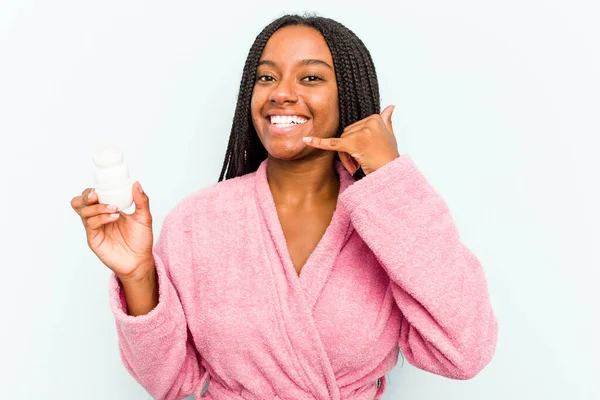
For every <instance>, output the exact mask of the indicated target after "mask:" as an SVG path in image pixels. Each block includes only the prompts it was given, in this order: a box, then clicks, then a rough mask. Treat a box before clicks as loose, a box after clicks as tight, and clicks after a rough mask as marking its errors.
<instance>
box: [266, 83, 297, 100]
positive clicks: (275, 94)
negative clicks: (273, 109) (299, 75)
mask: <svg viewBox="0 0 600 400" xmlns="http://www.w3.org/2000/svg"><path fill="white" fill-rule="evenodd" d="M269 100H270V101H272V102H273V103H275V104H283V103H286V102H288V103H295V102H297V101H298V94H297V93H296V84H295V82H294V81H293V79H282V80H280V81H279V82H278V83H277V85H276V86H275V87H274V88H273V91H272V92H271V95H270V96H269Z"/></svg>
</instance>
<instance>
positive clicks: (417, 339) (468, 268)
mask: <svg viewBox="0 0 600 400" xmlns="http://www.w3.org/2000/svg"><path fill="white" fill-rule="evenodd" d="M339 201H341V203H342V205H343V206H344V207H345V209H346V210H347V211H348V212H349V214H350V219H351V221H352V224H353V226H354V228H355V229H356V231H357V232H358V234H359V235H360V236H361V238H362V239H363V240H364V242H365V243H366V244H367V246H368V247H369V248H370V249H371V250H372V251H373V253H374V254H375V256H376V257H377V259H378V261H379V262H380V264H381V266H382V267H383V268H384V269H385V271H386V272H387V274H388V275H389V278H390V289H391V291H392V295H393V298H394V300H395V302H396V304H397V306H398V308H399V310H400V312H401V315H402V317H401V328H400V339H399V343H398V344H399V347H400V350H401V351H402V353H403V354H404V355H405V357H406V359H407V360H408V362H409V363H411V364H412V365H414V366H415V367H417V368H420V369H422V370H425V371H429V372H432V373H434V374H437V375H442V376H446V377H448V378H453V379H470V378H472V377H474V376H475V375H477V374H478V373H479V371H481V370H482V369H483V368H484V367H485V366H486V365H487V364H488V363H489V362H490V361H491V359H492V357H493V355H494V352H495V348H496V342H497V335H498V323H497V320H496V317H495V315H494V312H493V310H492V307H491V304H490V299H489V293H488V288H487V282H486V278H485V273H484V270H483V268H482V266H481V264H480V263H479V261H478V259H477V258H476V257H475V255H473V253H471V251H470V250H469V249H468V248H467V247H466V246H465V245H464V244H463V243H462V242H461V240H460V237H459V232H458V230H457V227H456V226H455V224H454V221H453V219H452V216H451V214H450V210H449V209H448V206H447V204H446V202H445V201H444V200H443V198H442V197H441V196H440V195H439V194H438V193H437V192H436V191H435V189H434V188H433V187H432V186H431V185H430V184H429V183H428V182H427V180H426V179H425V177H424V176H423V175H422V174H421V173H420V171H419V170H418V169H417V167H416V165H415V164H414V162H413V160H412V159H411V158H410V157H409V156H408V155H406V154H403V155H401V156H400V157H399V158H396V159H395V160H393V161H391V162H389V163H388V164H386V165H384V166H382V167H380V168H379V169H377V170H375V171H374V172H372V173H371V174H369V175H367V176H366V177H364V178H363V179H361V180H359V181H357V182H355V183H353V184H352V185H351V186H349V187H348V188H347V189H346V190H345V191H344V192H342V194H341V195H340V198H339Z"/></svg>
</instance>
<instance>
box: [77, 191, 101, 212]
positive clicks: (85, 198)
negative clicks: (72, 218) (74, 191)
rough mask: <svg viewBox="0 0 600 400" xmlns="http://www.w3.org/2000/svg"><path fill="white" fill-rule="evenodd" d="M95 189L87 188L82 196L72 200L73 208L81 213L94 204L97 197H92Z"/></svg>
mask: <svg viewBox="0 0 600 400" xmlns="http://www.w3.org/2000/svg"><path fill="white" fill-rule="evenodd" d="M93 190H94V188H87V189H85V190H84V191H83V192H81V196H77V197H74V198H73V199H72V200H71V207H73V209H74V210H75V211H77V212H78V213H79V210H81V209H82V208H83V207H85V206H87V205H89V204H93V203H94V199H95V197H94V196H93V195H92V194H93V193H94V192H93Z"/></svg>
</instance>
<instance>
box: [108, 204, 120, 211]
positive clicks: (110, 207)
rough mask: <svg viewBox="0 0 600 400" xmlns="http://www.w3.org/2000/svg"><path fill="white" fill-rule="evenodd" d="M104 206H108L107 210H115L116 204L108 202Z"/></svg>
mask: <svg viewBox="0 0 600 400" xmlns="http://www.w3.org/2000/svg"><path fill="white" fill-rule="evenodd" d="M106 208H108V209H109V210H116V209H117V206H115V205H114V204H109V205H107V206H106Z"/></svg>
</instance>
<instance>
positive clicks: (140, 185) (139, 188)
mask: <svg viewBox="0 0 600 400" xmlns="http://www.w3.org/2000/svg"><path fill="white" fill-rule="evenodd" d="M138 185H139V186H138V190H139V191H140V193H144V189H142V184H141V183H139V182H138Z"/></svg>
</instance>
